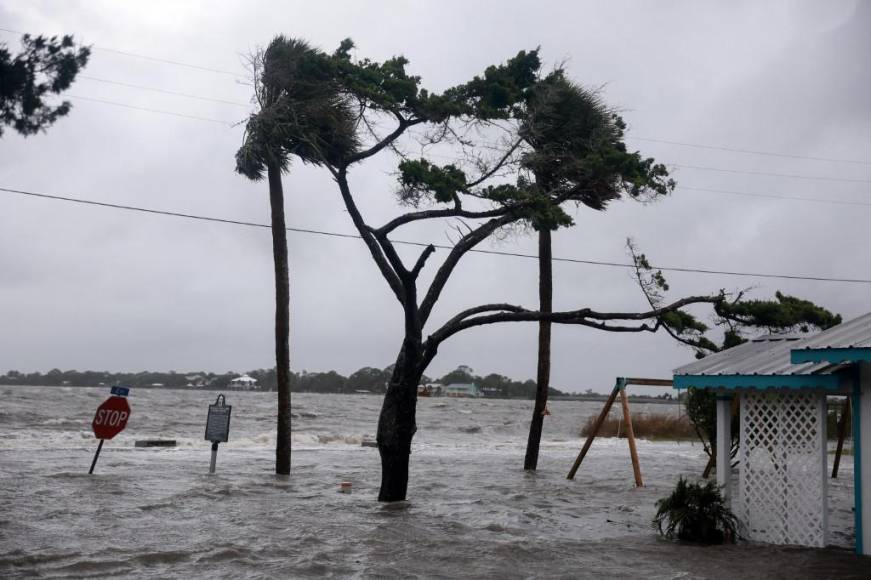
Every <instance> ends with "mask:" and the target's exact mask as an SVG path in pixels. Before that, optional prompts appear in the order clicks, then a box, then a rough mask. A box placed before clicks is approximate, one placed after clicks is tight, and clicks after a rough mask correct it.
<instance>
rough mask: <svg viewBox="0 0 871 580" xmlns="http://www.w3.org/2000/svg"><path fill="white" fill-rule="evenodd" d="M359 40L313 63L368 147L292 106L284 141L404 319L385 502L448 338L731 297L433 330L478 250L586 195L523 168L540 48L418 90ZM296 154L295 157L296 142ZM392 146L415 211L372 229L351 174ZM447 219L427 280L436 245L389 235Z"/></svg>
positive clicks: (623, 326) (404, 479)
mask: <svg viewBox="0 0 871 580" xmlns="http://www.w3.org/2000/svg"><path fill="white" fill-rule="evenodd" d="M352 47H353V44H352V43H351V41H350V40H346V41H343V42H342V44H341V46H340V47H339V49H338V50H337V51H336V52H335V53H333V54H332V55H330V56H328V57H327V56H325V55H321V54H320V53H315V54H312V55H311V58H313V59H314V60H317V61H318V63H317V64H314V65H312V66H313V68H315V69H316V70H318V71H328V73H329V79H328V82H329V83H330V86H335V87H337V88H338V89H339V93H340V100H341V103H338V104H337V105H338V107H339V109H340V110H341V111H342V112H343V117H344V113H347V112H348V111H349V110H353V111H354V113H355V125H354V127H355V129H356V130H357V132H356V133H355V135H356V136H357V137H359V145H358V146H356V147H354V148H353V151H351V152H348V151H342V152H341V154H340V155H331V154H330V152H329V151H327V150H325V149H324V147H325V144H324V143H322V142H319V141H318V140H317V139H315V138H314V135H312V127H311V126H310V123H311V122H312V120H311V118H310V117H308V116H306V115H302V114H298V113H297V112H295V111H293V110H284V111H282V112H281V118H280V120H278V121H277V124H278V125H279V126H280V127H281V130H282V135H283V136H284V137H283V138H290V136H292V137H293V139H294V140H295V142H299V143H304V144H305V146H306V148H307V149H306V150H307V151H312V152H314V153H315V155H316V159H317V162H318V163H319V164H320V165H322V166H323V167H325V168H326V169H327V170H328V171H329V172H330V174H331V175H332V177H333V179H334V180H335V182H336V185H337V187H338V190H339V194H340V196H341V199H342V201H343V202H344V205H345V208H346V210H347V211H348V214H349V216H350V218H351V220H352V222H353V224H354V226H355V227H356V229H357V232H358V233H359V235H360V237H361V238H362V240H363V242H364V243H365V245H366V247H367V249H368V251H369V254H370V256H371V258H372V260H373V262H374V263H375V265H376V266H377V268H378V270H379V272H380V273H381V275H382V277H383V278H384V280H385V281H386V282H387V284H388V286H389V288H390V290H391V291H392V293H393V295H394V296H395V297H396V300H397V302H398V303H399V307H400V308H401V309H402V312H403V315H404V316H403V340H402V344H401V347H400V350H399V353H398V355H397V358H396V363H395V366H394V368H393V372H392V374H391V377H390V381H389V384H388V388H387V392H386V394H385V396H384V402H383V405H382V408H381V413H380V416H379V420H378V432H377V443H378V450H379V454H380V457H381V466H382V479H381V489H380V492H379V496H378V499H379V500H381V501H397V500H403V499H405V497H406V493H407V487H408V467H409V456H410V453H411V442H412V439H413V437H414V434H415V431H416V421H415V416H416V405H417V386H418V384H419V382H420V379H421V377H422V375H423V373H424V371H425V370H426V368H427V366H428V365H429V364H430V362H431V361H432V360H433V358H434V357H435V356H436V354H437V353H438V350H439V347H440V346H441V344H442V343H444V341H446V340H448V339H449V338H451V337H452V336H454V335H456V334H458V333H460V332H462V331H464V330H468V329H471V328H475V327H479V326H484V325H489V324H495V323H502V322H539V321H549V322H553V323H560V324H575V325H580V326H586V327H590V328H595V329H598V330H603V331H610V332H655V331H656V330H658V329H659V328H661V327H662V326H663V324H665V323H666V322H664V321H665V320H666V316H667V315H668V314H670V313H674V312H679V311H680V309H681V308H683V307H685V306H688V305H691V304H699V303H708V304H717V303H720V302H722V301H723V300H724V295H723V294H722V293H718V294H714V295H703V296H690V297H686V298H682V299H680V300H677V301H674V302H671V303H670V304H667V305H662V306H658V307H656V308H652V309H650V310H647V311H644V312H601V311H597V310H593V309H592V308H581V309H577V310H572V311H565V312H540V311H538V310H534V309H528V308H524V307H522V306H518V305H513V304H508V303H490V304H481V305H478V306H473V307H471V308H467V309H465V310H463V311H461V312H459V313H457V314H455V315H454V316H452V317H450V318H448V319H447V320H446V321H444V322H443V323H442V324H441V325H440V326H435V327H430V325H429V323H430V318H431V316H432V313H433V309H434V308H435V306H436V304H437V302H438V300H439V298H440V297H441V296H442V293H443V292H444V290H445V288H446V286H447V284H448V281H449V280H450V279H451V276H452V274H453V273H454V272H455V269H456V267H457V265H458V264H459V263H460V261H461V259H462V258H463V257H464V256H465V255H466V254H467V253H468V252H469V251H471V250H473V249H475V248H476V247H477V246H478V245H479V244H481V243H482V242H483V241H485V240H487V239H488V238H489V237H491V236H493V235H494V234H497V233H498V232H500V231H504V230H505V229H506V228H511V227H513V226H517V225H518V224H530V223H543V222H544V221H546V220H548V219H549V218H548V217H547V216H549V215H553V216H556V217H555V219H556V220H557V221H560V222H564V223H561V225H568V223H567V222H565V218H566V217H567V215H566V214H565V213H564V212H562V210H560V209H559V208H560V205H561V204H563V203H567V202H572V201H577V199H576V197H573V196H576V195H577V194H578V192H577V191H576V190H574V189H573V188H571V187H568V188H566V189H565V190H561V189H560V188H559V187H554V189H553V190H550V189H547V190H545V189H543V188H542V187H541V186H540V185H539V184H537V183H535V181H534V180H533V179H530V177H529V176H528V174H527V172H526V171H524V170H523V169H522V167H520V163H521V161H520V160H521V158H522V156H523V153H524V152H525V151H527V150H528V148H527V146H526V145H525V141H524V138H523V137H522V136H521V135H520V131H519V124H520V120H521V119H522V115H523V111H524V108H525V106H526V105H527V103H528V102H529V100H530V99H531V98H532V93H533V90H534V88H535V87H536V86H537V84H538V83H539V82H540V78H539V69H540V66H541V63H540V60H539V56H538V51H537V50H536V51H531V52H526V51H523V52H520V53H518V54H517V55H516V56H515V57H513V58H511V59H509V60H508V61H507V62H505V63H504V64H502V65H499V66H490V67H488V68H487V69H486V70H485V71H484V73H483V74H482V75H480V76H476V77H474V78H473V79H472V80H470V81H468V82H466V83H463V84H460V85H456V86H454V87H451V88H448V89H447V90H445V91H443V92H441V93H434V92H430V91H427V90H426V89H423V88H421V87H420V79H419V77H416V76H411V75H409V74H408V73H407V72H406V65H407V61H406V60H405V59H404V58H402V57H394V58H391V59H388V60H386V61H384V62H376V61H371V60H368V59H363V60H354V59H352V58H351V56H350V51H351V48H352ZM333 83H334V84H333ZM411 143H414V144H415V145H416V146H418V148H419V149H420V151H421V152H422V153H423V154H422V155H421V156H420V157H419V158H416V159H412V158H410V157H408V156H406V155H405V153H404V152H405V151H407V150H408V148H409V144H411ZM286 151H287V152H288V153H289V154H293V153H294V151H293V150H291V149H289V148H288V149H286ZM384 151H393V152H395V153H397V154H399V155H400V157H401V161H400V163H399V171H398V182H399V185H398V188H397V190H396V193H397V194H398V197H399V201H400V202H401V203H403V204H406V205H409V206H412V207H411V208H410V209H409V211H407V212H406V213H403V214H401V215H398V216H396V217H395V218H393V219H391V220H389V221H387V222H386V223H383V224H381V225H373V224H371V223H369V222H368V221H367V220H366V218H365V216H364V214H363V212H362V210H361V208H360V207H359V205H358V197H359V196H358V195H357V193H356V192H355V190H354V188H352V185H351V181H350V173H351V170H352V169H353V168H354V167H355V166H357V165H358V164H360V163H362V162H364V161H366V160H367V159H370V158H372V157H374V156H375V155H377V154H379V153H381V152H384ZM494 151H496V152H495V153H494ZM333 153H335V151H334V152H333ZM428 153H434V154H432V155H428ZM444 153H456V155H457V160H456V161H455V162H454V163H449V164H443V165H439V164H438V163H435V162H433V161H432V160H431V159H432V158H433V157H435V156H436V155H440V154H444ZM632 155H637V154H632ZM639 159H640V157H639ZM560 213H561V214H562V215H560ZM562 216H565V217H562ZM446 219H448V220H456V221H457V222H459V224H460V225H458V226H457V231H458V236H457V239H456V240H455V242H454V244H453V245H452V246H451V247H450V248H449V249H447V252H446V255H445V256H444V258H443V259H442V260H441V263H440V264H439V265H438V267H437V268H436V269H435V271H434V273H433V275H432V279H431V281H430V282H429V284H426V285H424V284H421V283H420V281H419V279H420V275H421V273H422V271H423V270H424V268H425V267H426V266H427V264H428V262H429V261H430V259H431V258H432V256H433V255H434V254H435V252H436V248H435V247H434V246H433V245H429V246H426V247H424V248H423V250H422V251H421V252H420V254H419V255H418V256H417V257H416V259H414V260H413V261H412V262H410V263H406V262H405V261H404V260H403V259H402V257H401V256H400V254H399V252H398V251H397V247H396V242H394V241H393V240H392V239H391V237H390V236H391V235H392V234H394V232H396V231H397V230H398V229H399V228H402V227H405V226H410V225H413V224H418V223H421V222H425V221H430V220H446ZM425 331H426V336H425Z"/></svg>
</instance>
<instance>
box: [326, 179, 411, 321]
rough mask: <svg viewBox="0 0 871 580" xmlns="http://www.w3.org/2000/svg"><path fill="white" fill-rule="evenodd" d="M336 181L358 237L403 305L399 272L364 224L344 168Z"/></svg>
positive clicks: (403, 294) (370, 230)
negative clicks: (358, 234) (361, 239)
mask: <svg viewBox="0 0 871 580" xmlns="http://www.w3.org/2000/svg"><path fill="white" fill-rule="evenodd" d="M336 182H337V183H338V184H339V191H341V193H342V200H343V201H344V202H345V208H346V209H347V210H348V213H349V214H350V215H351V220H352V221H353V222H354V226H356V228H357V231H358V232H359V233H360V237H362V238H363V241H364V242H365V243H366V247H368V248H369V253H370V254H372V259H373V260H375V264H376V265H377V266H378V269H379V270H380V271H381V275H382V276H384V279H385V280H387V284H389V285H390V289H391V290H393V294H395V295H396V298H397V299H398V300H399V302H400V303H402V304H403V305H404V304H405V293H404V291H403V287H402V280H401V279H400V277H399V274H397V272H396V271H395V270H394V269H393V268H392V267H391V265H390V263H389V262H388V261H387V258H385V256H384V254H383V252H382V249H381V246H380V245H379V244H378V241H377V240H376V239H375V235H374V234H373V233H372V229H371V228H370V227H369V226H368V225H366V222H365V221H364V220H363V216H362V215H361V214H360V210H359V209H358V208H357V204H356V203H355V202H354V198H353V197H352V196H351V190H350V188H349V187H348V177H347V173H346V170H345V168H341V169H339V170H338V172H337V176H336Z"/></svg>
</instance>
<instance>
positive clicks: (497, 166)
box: [466, 139, 523, 189]
mask: <svg viewBox="0 0 871 580" xmlns="http://www.w3.org/2000/svg"><path fill="white" fill-rule="evenodd" d="M521 143H523V139H518V140H517V141H515V142H514V145H512V146H511V147H509V148H508V151H506V152H505V155H503V156H502V158H501V159H499V161H498V162H497V163H496V164H495V165H494V166H493V167H491V168H490V170H489V171H487V172H485V173H484V174H483V175H482V176H481V177H479V178H478V179H476V180H474V181H472V182H470V183H467V184H466V188H467V189H471V188H473V187H477V186H479V185H481V184H482V183H484V182H485V181H487V180H488V179H490V178H491V177H493V176H494V175H495V174H496V172H497V171H499V170H500V169H502V167H503V166H504V165H505V162H506V161H508V159H510V158H511V156H512V155H513V154H514V152H515V151H517V148H518V147H520V144H521Z"/></svg>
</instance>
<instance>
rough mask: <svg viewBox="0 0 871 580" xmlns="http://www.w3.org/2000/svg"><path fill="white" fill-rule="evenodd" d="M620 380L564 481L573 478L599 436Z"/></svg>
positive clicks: (620, 382)
mask: <svg viewBox="0 0 871 580" xmlns="http://www.w3.org/2000/svg"><path fill="white" fill-rule="evenodd" d="M622 380H623V379H617V384H616V385H615V386H614V390H612V391H611V395H610V396H609V397H608V400H607V401H605V406H604V407H603V408H602V412H601V413H599V418H598V419H596V424H595V425H594V426H593V431H592V432H591V433H590V434H589V435H587V440H586V441H585V442H584V446H583V447H582V448H581V452H580V453H579V454H578V458H577V459H575V464H574V465H572V468H571V470H569V474H568V475H567V476H566V479H574V478H575V473H577V471H578V468H579V467H580V466H581V462H582V461H583V460H584V456H586V455H587V451H589V450H590V445H592V444H593V439H595V438H596V435H598V434H599V429H601V428H602V423H604V422H605V418H606V417H608V413H609V412H610V411H611V405H613V404H614V399H616V398H617V393H618V392H619V391H620V387H621V385H622V384H623V383H622Z"/></svg>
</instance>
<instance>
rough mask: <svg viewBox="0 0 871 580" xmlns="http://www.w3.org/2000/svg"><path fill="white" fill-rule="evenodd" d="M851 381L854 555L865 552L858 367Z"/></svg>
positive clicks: (860, 400) (859, 378) (859, 373)
mask: <svg viewBox="0 0 871 580" xmlns="http://www.w3.org/2000/svg"><path fill="white" fill-rule="evenodd" d="M853 376H854V381H853V400H852V405H853V497H854V500H853V502H854V505H853V516H854V518H855V519H854V526H855V528H856V553H857V554H859V555H860V556H861V555H862V554H863V553H864V552H865V551H864V543H863V539H862V407H861V402H862V399H861V397H862V385H861V384H860V382H861V379H862V375H861V371H860V369H859V367H858V366H856V369H855V371H854V375H853Z"/></svg>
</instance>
